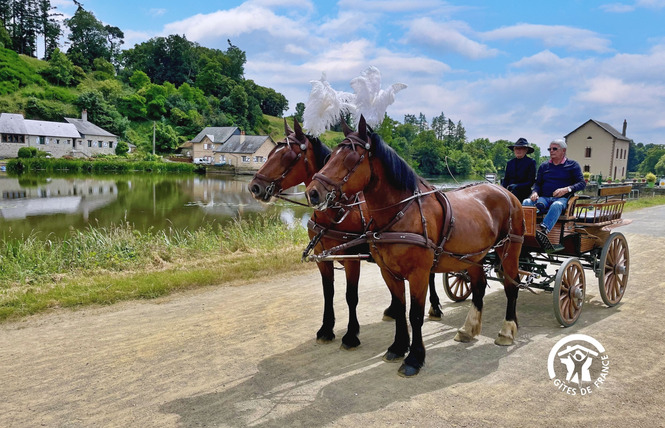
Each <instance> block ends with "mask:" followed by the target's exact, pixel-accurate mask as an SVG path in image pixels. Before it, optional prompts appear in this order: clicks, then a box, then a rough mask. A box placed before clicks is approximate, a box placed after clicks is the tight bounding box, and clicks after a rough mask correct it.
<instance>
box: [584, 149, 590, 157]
mask: <svg viewBox="0 0 665 428" xmlns="http://www.w3.org/2000/svg"><path fill="white" fill-rule="evenodd" d="M584 157H585V158H590V157H591V147H587V148H586V149H585V150H584Z"/></svg>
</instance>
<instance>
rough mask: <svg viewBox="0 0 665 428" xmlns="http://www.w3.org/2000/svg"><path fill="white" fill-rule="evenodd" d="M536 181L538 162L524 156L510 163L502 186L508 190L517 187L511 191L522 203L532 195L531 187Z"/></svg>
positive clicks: (507, 165)
mask: <svg viewBox="0 0 665 428" xmlns="http://www.w3.org/2000/svg"><path fill="white" fill-rule="evenodd" d="M535 180H536V161H535V160H533V159H531V158H530V157H528V156H524V157H523V158H522V159H517V158H513V159H511V160H510V161H508V163H507V164H506V175H505V177H503V181H502V182H501V185H502V186H503V187H505V188H506V189H509V187H508V186H510V185H515V186H514V188H510V190H511V192H513V194H514V195H515V196H517V199H519V200H520V202H522V200H524V199H526V198H528V197H529V196H530V195H531V186H532V185H533V183H534V181H535Z"/></svg>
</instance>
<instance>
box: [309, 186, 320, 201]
mask: <svg viewBox="0 0 665 428" xmlns="http://www.w3.org/2000/svg"><path fill="white" fill-rule="evenodd" d="M309 203H310V205H318V204H319V192H317V191H316V189H312V190H310V192H309Z"/></svg>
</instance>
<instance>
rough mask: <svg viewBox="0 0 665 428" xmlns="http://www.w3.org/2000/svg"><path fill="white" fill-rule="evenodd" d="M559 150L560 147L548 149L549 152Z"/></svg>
mask: <svg viewBox="0 0 665 428" xmlns="http://www.w3.org/2000/svg"><path fill="white" fill-rule="evenodd" d="M557 150H559V148H558V147H548V148H547V151H548V152H556V151H557Z"/></svg>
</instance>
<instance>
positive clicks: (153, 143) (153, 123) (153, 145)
mask: <svg viewBox="0 0 665 428" xmlns="http://www.w3.org/2000/svg"><path fill="white" fill-rule="evenodd" d="M152 155H153V156H155V121H154V120H153V121H152Z"/></svg>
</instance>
